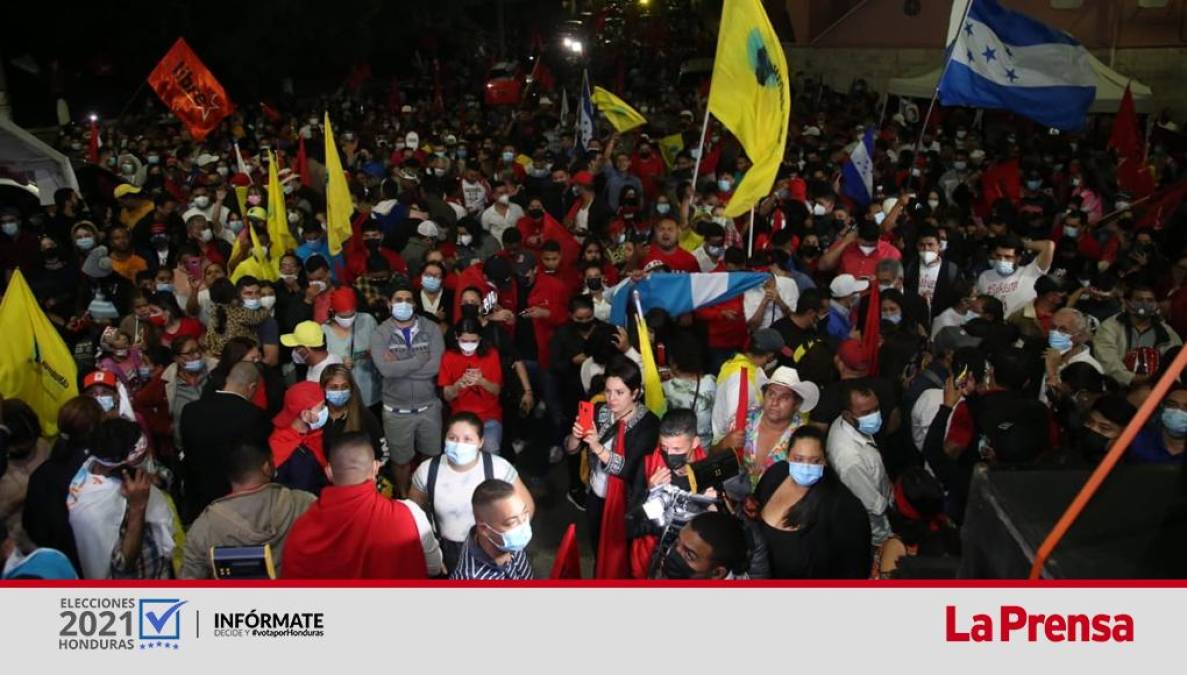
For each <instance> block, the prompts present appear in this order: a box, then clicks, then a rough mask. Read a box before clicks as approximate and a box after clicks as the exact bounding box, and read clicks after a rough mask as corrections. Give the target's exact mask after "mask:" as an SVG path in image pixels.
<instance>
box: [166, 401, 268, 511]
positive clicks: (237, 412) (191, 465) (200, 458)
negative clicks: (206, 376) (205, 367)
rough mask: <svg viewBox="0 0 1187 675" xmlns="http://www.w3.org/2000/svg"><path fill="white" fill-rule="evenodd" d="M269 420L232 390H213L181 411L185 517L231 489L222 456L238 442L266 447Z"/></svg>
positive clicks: (224, 459) (225, 455)
mask: <svg viewBox="0 0 1187 675" xmlns="http://www.w3.org/2000/svg"><path fill="white" fill-rule="evenodd" d="M271 433H272V424H271V422H270V421H269V420H268V416H267V415H266V414H265V413H264V411H263V410H260V409H259V408H257V407H256V406H255V405H253V404H252V403H251V402H249V401H246V400H244V399H243V398H242V397H240V396H238V395H236V394H229V393H225V392H215V393H213V394H211V395H210V396H208V397H204V398H201V399H199V400H197V401H194V402H193V403H190V404H189V405H187V406H186V407H185V409H184V410H183V411H182V413H181V445H182V448H183V449H184V450H185V461H184V462H183V469H184V470H185V485H186V490H185V505H186V513H187V514H188V517H189V518H193V517H196V516H197V515H198V514H199V513H201V512H202V509H204V508H206V505H207V504H209V503H210V502H212V501H214V500H215V499H218V498H219V497H222V496H224V495H226V494H227V493H229V492H230V491H231V483H230V481H229V480H228V479H227V472H226V457H227V455H229V454H230V452H231V450H232V449H233V448H234V447H235V446H237V445H238V444H240V443H257V444H259V445H260V446H261V447H264V448H267V447H268V436H269V434H271Z"/></svg>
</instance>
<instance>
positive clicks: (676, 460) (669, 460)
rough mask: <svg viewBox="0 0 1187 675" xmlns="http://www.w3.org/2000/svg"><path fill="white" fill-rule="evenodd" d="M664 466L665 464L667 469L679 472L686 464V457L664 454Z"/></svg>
mask: <svg viewBox="0 0 1187 675" xmlns="http://www.w3.org/2000/svg"><path fill="white" fill-rule="evenodd" d="M664 464H667V465H668V469H670V470H672V471H679V470H680V469H682V468H684V467H685V465H687V464H688V455H670V454H668V453H666V452H665V453H664Z"/></svg>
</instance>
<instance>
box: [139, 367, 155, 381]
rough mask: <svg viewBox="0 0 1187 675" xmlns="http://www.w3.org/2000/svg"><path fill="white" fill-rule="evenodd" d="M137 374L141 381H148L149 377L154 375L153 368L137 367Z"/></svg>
mask: <svg viewBox="0 0 1187 675" xmlns="http://www.w3.org/2000/svg"><path fill="white" fill-rule="evenodd" d="M136 374H137V375H139V376H140V379H142V380H147V379H148V376H149V375H152V366H137V368H136Z"/></svg>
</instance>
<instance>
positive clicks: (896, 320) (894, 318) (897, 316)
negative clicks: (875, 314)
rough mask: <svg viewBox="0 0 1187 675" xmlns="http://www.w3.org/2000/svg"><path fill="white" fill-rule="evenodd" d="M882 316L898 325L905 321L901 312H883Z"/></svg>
mask: <svg viewBox="0 0 1187 675" xmlns="http://www.w3.org/2000/svg"><path fill="white" fill-rule="evenodd" d="M882 318H883V319H885V320H886V321H889V322H890V323H893V324H894V325H896V326H897V325H898V324H900V323H902V322H903V315H902V313H901V312H900V313H898V314H883V315H882Z"/></svg>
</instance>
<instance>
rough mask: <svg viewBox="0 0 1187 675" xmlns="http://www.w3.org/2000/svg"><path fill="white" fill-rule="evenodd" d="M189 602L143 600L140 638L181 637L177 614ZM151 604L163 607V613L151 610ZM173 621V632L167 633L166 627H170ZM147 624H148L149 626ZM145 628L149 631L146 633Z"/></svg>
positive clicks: (141, 604)
mask: <svg viewBox="0 0 1187 675" xmlns="http://www.w3.org/2000/svg"><path fill="white" fill-rule="evenodd" d="M187 602H188V601H186V600H180V601H179V600H141V601H140V616H141V626H140V637H141V638H142V639H144V638H150V637H157V638H172V639H176V638H178V637H181V636H180V635H179V632H180V631H179V626H178V624H177V621H178V616H177V614H178V612H179V611H180V610H181V606H182V605H184V604H186V603H187ZM150 604H151V605H160V606H163V607H164V609H163V611H162V610H161V609H155V610H150V609H149V605H150ZM171 621H172V622H173V630H170V631H166V626H168V625H169V624H170V622H171ZM145 624H147V626H146V625H145ZM145 628H148V629H149V630H147V631H146V630H145ZM146 633H147V634H146Z"/></svg>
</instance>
